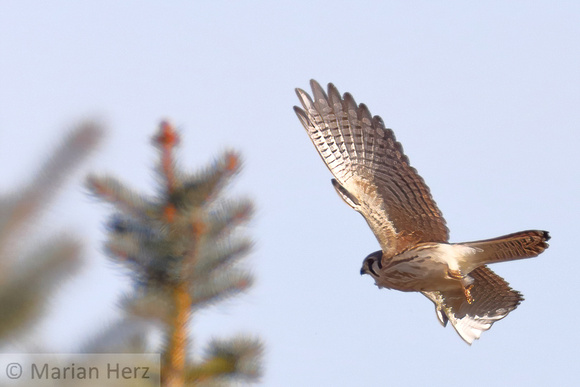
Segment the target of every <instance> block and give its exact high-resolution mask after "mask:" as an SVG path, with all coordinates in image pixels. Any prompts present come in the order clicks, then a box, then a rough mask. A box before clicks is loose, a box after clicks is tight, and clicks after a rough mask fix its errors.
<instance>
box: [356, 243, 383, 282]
mask: <svg viewBox="0 0 580 387" xmlns="http://www.w3.org/2000/svg"><path fill="white" fill-rule="evenodd" d="M382 259H383V252H382V251H381V250H379V251H375V252H374V253H372V254H369V255H368V256H367V257H366V258H365V259H364V261H363V263H362V267H361V269H360V275H363V274H370V275H371V276H372V277H373V278H375V279H376V278H377V277H379V276H380V274H379V270H380V269H382V268H383V264H382V262H381V261H382Z"/></svg>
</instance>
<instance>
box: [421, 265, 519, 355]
mask: <svg viewBox="0 0 580 387" xmlns="http://www.w3.org/2000/svg"><path fill="white" fill-rule="evenodd" d="M469 276H470V277H472V278H473V280H474V282H473V288H471V295H472V297H473V299H474V301H473V303H471V304H470V303H468V302H467V300H466V298H465V294H464V293H463V290H461V289H460V288H458V290H456V291H447V292H439V291H436V292H422V293H423V294H424V295H425V296H426V297H427V298H428V299H430V300H431V301H433V303H434V304H435V312H436V313H437V318H438V319H439V321H440V322H441V324H442V325H443V326H446V325H447V322H448V321H451V324H452V325H453V328H455V330H456V331H457V333H459V336H461V338H462V339H463V340H465V342H466V343H467V344H471V343H472V342H473V340H476V339H479V337H480V336H481V333H482V332H484V331H486V330H488V329H489V328H491V326H492V325H493V323H494V322H496V321H498V320H501V319H502V318H504V317H505V316H507V315H508V314H509V313H510V312H511V311H512V310H514V309H515V308H516V307H517V306H518V305H519V304H520V302H522V301H523V299H524V298H523V297H522V295H521V293H520V292H518V291H516V290H513V289H512V288H510V286H509V284H508V283H507V282H506V281H505V280H504V279H503V278H501V277H500V276H499V275H497V274H495V273H494V272H493V271H491V269H489V268H488V267H487V266H480V267H478V268H477V269H475V270H474V271H472V272H471V273H469Z"/></svg>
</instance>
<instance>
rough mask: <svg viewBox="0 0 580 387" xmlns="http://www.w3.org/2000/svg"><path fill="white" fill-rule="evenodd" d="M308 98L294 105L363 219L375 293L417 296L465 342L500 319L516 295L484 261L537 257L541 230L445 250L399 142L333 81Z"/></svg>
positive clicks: (427, 196)
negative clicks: (373, 247)
mask: <svg viewBox="0 0 580 387" xmlns="http://www.w3.org/2000/svg"><path fill="white" fill-rule="evenodd" d="M310 86H311V87H312V94H313V97H312V98H311V97H310V96H309V95H308V94H307V93H306V92H305V91H304V90H301V89H296V94H297V95H298V98H299V99H300V102H301V104H302V108H299V107H297V106H295V107H294V111H295V112H296V114H297V115H298V118H299V119H300V122H301V123H302V125H303V126H304V128H305V129H306V132H307V133H308V135H309V136H310V139H311V140H312V142H313V143H314V146H315V147H316V150H317V151H318V153H319V154H320V157H321V158H322V160H323V161H324V163H325V164H326V166H327V167H328V169H330V172H332V174H333V175H334V179H332V185H333V186H334V188H335V189H336V192H337V193H338V195H339V196H340V197H341V198H342V199H343V200H344V201H345V202H346V203H347V204H348V205H349V206H350V207H352V208H353V209H354V210H356V211H357V212H359V213H360V214H361V215H362V216H363V217H364V218H365V220H366V221H367V223H368V225H369V226H370V228H371V230H372V231H373V233H374V234H375V236H376V238H377V240H378V242H379V244H380V247H381V250H379V251H376V252H374V253H372V254H370V255H368V256H367V257H366V258H365V259H364V261H363V264H362V268H361V271H360V272H361V275H362V274H369V275H370V276H371V277H373V278H374V280H375V283H376V285H377V286H378V287H379V288H389V289H396V290H400V291H404V292H421V293H423V294H424V295H425V296H426V297H427V298H428V299H430V300H431V301H433V303H434V304H435V311H436V313H437V318H438V319H439V321H440V322H441V324H442V325H443V326H446V325H447V323H448V322H449V321H451V324H452V325H453V327H454V328H455V330H456V331H457V333H458V334H459V336H461V338H462V339H463V340H464V341H465V342H466V343H468V344H471V343H472V342H473V341H474V340H475V339H479V337H480V336H481V333H482V332H484V331H486V330H488V329H489V328H491V326H492V324H493V323H494V322H496V321H498V320H500V319H502V318H504V317H506V316H507V315H508V314H509V313H510V312H511V311H512V310H514V309H515V308H516V307H517V306H518V305H519V303H520V302H521V301H522V300H523V297H522V295H521V293H519V292H518V291H516V290H514V289H512V288H510V286H509V284H508V283H507V282H506V281H505V280H504V279H503V278H501V277H500V276H498V275H497V274H495V273H494V272H493V271H492V270H491V269H489V268H488V267H487V265H488V264H493V263H497V262H505V261H512V260H516V259H522V258H531V257H535V256H537V255H539V254H541V253H542V252H543V251H544V250H545V249H546V248H547V247H548V244H547V243H546V241H548V240H549V239H550V236H549V234H548V232H547V231H540V230H528V231H521V232H516V233H513V234H509V235H504V236H501V237H497V238H493V239H486V240H481V241H475V242H463V243H449V229H448V228H447V226H446V224H445V219H444V218H443V215H442V214H441V211H440V210H439V208H437V205H436V204H435V201H434V200H433V198H432V197H431V193H430V191H429V187H427V185H426V184H425V182H424V181H423V179H422V178H421V176H419V174H418V173H417V170H416V169H415V168H413V167H411V165H410V164H409V159H408V157H407V156H406V155H405V153H404V152H403V147H402V146H401V143H399V142H397V140H396V139H395V135H394V133H393V131H392V130H391V129H387V128H385V125H384V123H383V120H382V119H381V117H379V116H374V117H373V116H372V115H371V113H370V112H369V109H368V108H367V107H366V105H364V104H360V105H357V104H356V102H355V100H354V98H353V97H352V96H351V95H350V94H349V93H345V94H344V95H343V96H342V97H341V95H340V93H339V92H338V90H337V88H336V87H335V86H334V85H333V84H329V85H328V91H327V92H325V91H324V89H323V88H322V87H321V86H320V85H319V84H318V83H317V82H316V81H314V80H311V81H310Z"/></svg>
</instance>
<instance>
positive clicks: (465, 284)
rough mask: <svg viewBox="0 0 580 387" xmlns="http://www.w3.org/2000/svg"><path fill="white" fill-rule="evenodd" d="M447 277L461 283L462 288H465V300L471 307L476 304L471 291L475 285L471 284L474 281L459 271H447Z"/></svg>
mask: <svg viewBox="0 0 580 387" xmlns="http://www.w3.org/2000/svg"><path fill="white" fill-rule="evenodd" d="M447 275H448V276H449V277H450V278H452V279H456V280H459V281H460V282H461V287H462V288H463V293H464V294H465V299H466V300H467V302H468V303H469V304H470V305H471V304H473V303H474V302H475V300H474V299H473V297H472V296H471V289H473V284H472V283H471V282H473V279H472V278H470V277H468V276H464V275H462V274H461V272H460V271H459V270H451V269H449V270H447Z"/></svg>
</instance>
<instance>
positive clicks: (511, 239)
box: [461, 230, 550, 271]
mask: <svg viewBox="0 0 580 387" xmlns="http://www.w3.org/2000/svg"><path fill="white" fill-rule="evenodd" d="M549 239H550V235H549V234H548V232H547V231H540V230H528V231H520V232H516V233H513V234H509V235H504V236H501V237H497V238H493V239H486V240H482V241H475V242H465V243H461V245H463V246H468V247H472V248H475V249H477V250H478V252H477V253H476V254H474V255H473V256H472V259H471V260H472V262H470V263H471V264H472V265H473V267H472V269H475V268H476V267H479V266H481V265H487V264H490V263H496V262H505V261H513V260H515V259H523V258H531V257H535V256H537V255H539V254H541V253H542V252H543V251H544V250H546V249H547V248H548V244H547V243H546V241H548V240H549ZM469 271H471V270H469Z"/></svg>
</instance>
